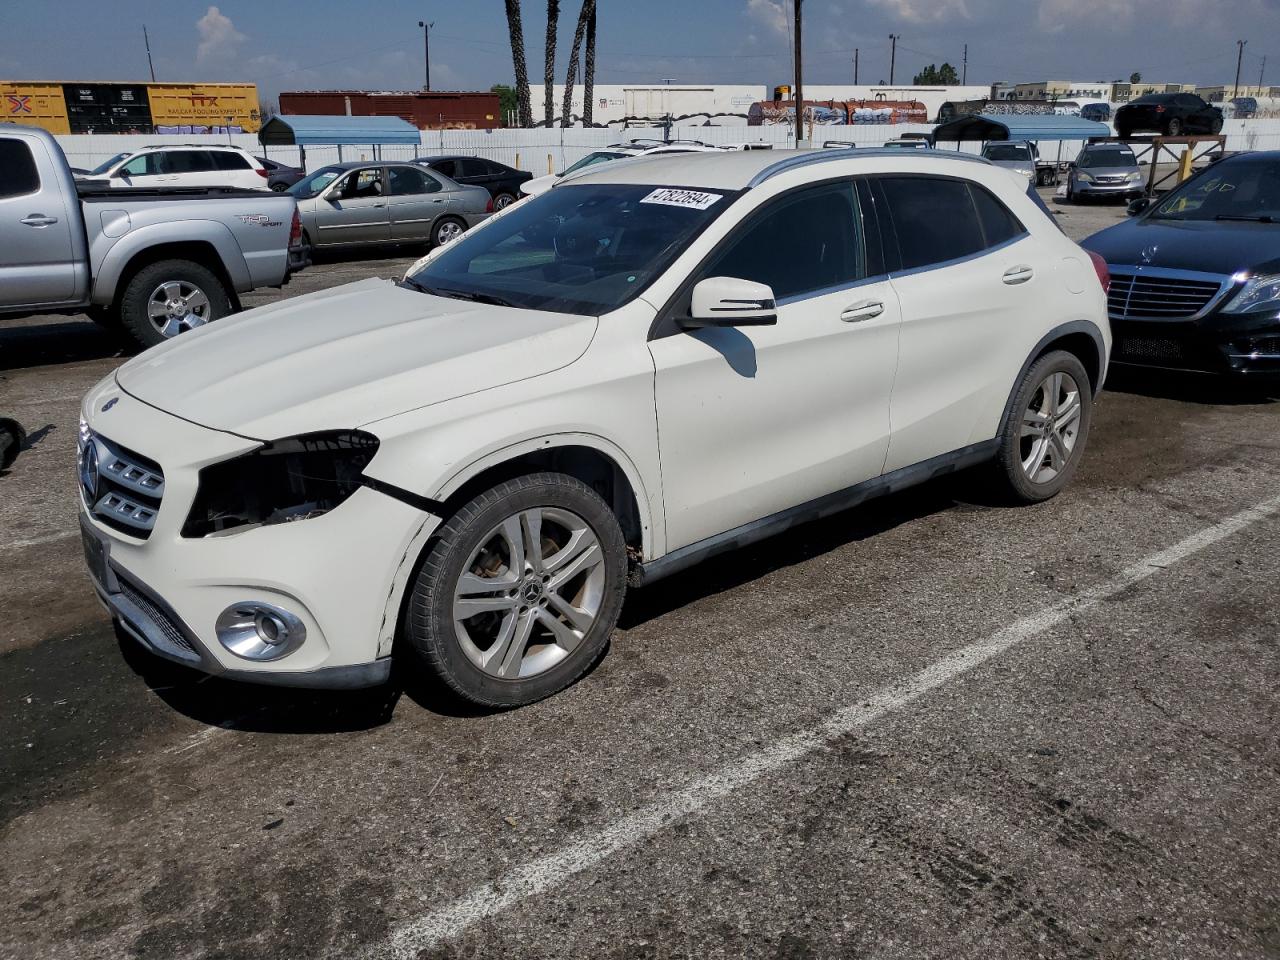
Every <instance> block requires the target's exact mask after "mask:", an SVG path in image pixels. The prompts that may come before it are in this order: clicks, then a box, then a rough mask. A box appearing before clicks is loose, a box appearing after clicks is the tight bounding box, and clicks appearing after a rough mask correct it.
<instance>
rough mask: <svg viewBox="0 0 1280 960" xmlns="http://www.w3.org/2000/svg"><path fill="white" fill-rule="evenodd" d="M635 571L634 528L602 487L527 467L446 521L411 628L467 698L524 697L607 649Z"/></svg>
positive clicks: (417, 585)
mask: <svg viewBox="0 0 1280 960" xmlns="http://www.w3.org/2000/svg"><path fill="white" fill-rule="evenodd" d="M531 547H532V549H531ZM626 580H627V554H626V543H625V541H624V539H623V536H622V530H621V528H620V527H619V526H618V520H617V518H616V517H615V516H614V514H613V511H612V510H610V509H609V507H608V505H607V504H606V503H605V502H604V501H603V500H602V499H601V498H600V496H599V495H598V494H597V493H596V492H595V491H594V490H592V489H591V488H590V487H588V486H587V485H586V484H584V483H582V482H581V481H580V480H577V479H575V478H573V477H569V476H566V475H564V474H559V473H535V474H529V475H527V476H523V477H516V478H515V479H513V480H509V481H507V482H505V483H501V484H499V485H498V486H496V487H493V488H492V489H490V490H487V491H485V492H484V493H481V494H479V495H478V496H476V497H474V498H473V499H471V500H470V501H469V502H468V503H466V504H465V505H464V506H462V507H461V508H460V509H459V510H458V511H457V512H456V513H454V515H453V516H452V517H450V518H449V520H448V521H446V523H445V524H444V526H442V527H441V528H440V531H439V533H438V535H437V537H436V538H435V540H434V542H433V543H432V544H431V546H430V548H429V549H428V551H427V554H426V557H425V558H424V559H423V562H422V567H421V569H420V571H419V573H418V576H417V579H416V581H415V582H414V584H413V587H412V592H411V594H410V597H409V603H408V616H407V623H406V626H405V635H406V638H407V639H408V641H409V643H410V644H411V645H412V646H413V647H414V649H416V650H417V651H418V653H419V654H420V655H421V656H422V658H423V659H424V660H426V662H427V664H428V665H429V666H430V667H431V669H432V670H433V671H434V672H435V673H436V674H437V675H438V676H439V677H440V678H441V679H442V680H443V681H444V682H445V683H446V684H447V685H448V686H449V687H450V688H452V689H453V690H454V691H456V692H457V693H458V694H459V695H461V696H462V697H465V698H466V699H467V700H470V701H472V702H474V703H479V704H483V705H485V706H488V707H499V708H509V707H519V706H524V705H526V704H530V703H534V702H535V701H538V700H541V699H543V698H544V697H549V696H551V695H552V694H553V693H557V692H559V691H560V690H563V689H564V688H565V687H567V686H569V685H570V684H572V683H574V682H575V681H576V680H578V679H579V678H580V677H581V676H582V675H583V674H584V673H586V672H587V671H588V670H589V669H590V668H591V667H592V665H593V664H595V662H596V661H597V660H598V659H599V658H600V657H601V655H602V654H603V653H604V650H605V647H606V645H607V644H608V642H609V635H610V633H612V631H613V627H614V624H615V623H616V622H617V619H618V613H619V612H620V611H621V609H622V598H623V595H624V593H625V591H626ZM469 610H473V611H474V612H472V613H467V611H469Z"/></svg>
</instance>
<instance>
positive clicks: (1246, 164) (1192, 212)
mask: <svg viewBox="0 0 1280 960" xmlns="http://www.w3.org/2000/svg"><path fill="white" fill-rule="evenodd" d="M1151 216H1152V217H1153V218H1154V219H1156V220H1261V221H1263V222H1270V221H1273V220H1274V221H1276V222H1280V163H1277V162H1276V161H1274V160H1240V161H1236V162H1234V163H1233V162H1229V161H1223V162H1220V163H1216V164H1214V165H1213V166H1212V167H1210V168H1209V169H1208V170H1206V171H1205V172H1204V173H1202V174H1201V175H1200V176H1198V177H1194V178H1193V179H1191V180H1188V181H1187V182H1186V183H1185V184H1184V185H1183V186H1182V187H1181V188H1180V189H1178V190H1175V191H1174V192H1173V193H1171V194H1170V195H1169V196H1168V197H1167V198H1166V199H1165V200H1164V202H1163V203H1161V204H1160V205H1159V206H1158V207H1156V209H1155V211H1154V212H1153V213H1152V214H1151Z"/></svg>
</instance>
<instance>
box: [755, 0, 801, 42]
mask: <svg viewBox="0 0 1280 960" xmlns="http://www.w3.org/2000/svg"><path fill="white" fill-rule="evenodd" d="M790 15H791V13H790V9H789V4H788V3H787V0H747V16H749V17H751V18H752V19H753V20H756V21H758V22H759V23H760V24H761V25H763V26H764V27H765V28H766V29H768V30H770V31H772V32H773V33H776V34H777V35H778V36H780V37H785V36H786V35H787V18H788V17H789V16H790Z"/></svg>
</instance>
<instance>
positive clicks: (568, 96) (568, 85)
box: [560, 0, 596, 127]
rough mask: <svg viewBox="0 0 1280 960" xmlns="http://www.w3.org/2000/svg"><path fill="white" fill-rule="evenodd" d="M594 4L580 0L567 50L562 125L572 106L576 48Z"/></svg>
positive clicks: (565, 125) (592, 0) (580, 42)
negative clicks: (567, 65)
mask: <svg viewBox="0 0 1280 960" xmlns="http://www.w3.org/2000/svg"><path fill="white" fill-rule="evenodd" d="M595 6H596V3H595V0H582V9H581V10H579V11H578V26H577V27H576V28H575V29H574V31H573V47H572V48H571V49H570V50H569V72H568V74H567V75H566V77H565V81H564V110H563V111H561V113H560V126H562V127H567V126H569V111H570V110H571V109H572V108H573V81H574V77H575V75H576V74H577V72H578V50H579V49H581V47H582V38H583V37H584V36H585V35H586V32H587V21H589V20H590V19H591V11H592V10H594V9H595Z"/></svg>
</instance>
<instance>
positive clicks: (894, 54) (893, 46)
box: [889, 33, 898, 87]
mask: <svg viewBox="0 0 1280 960" xmlns="http://www.w3.org/2000/svg"><path fill="white" fill-rule="evenodd" d="M897 59H898V35H897V34H896V33H891V34H889V86H891V87H892V86H893V65H894V61H896V60H897Z"/></svg>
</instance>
